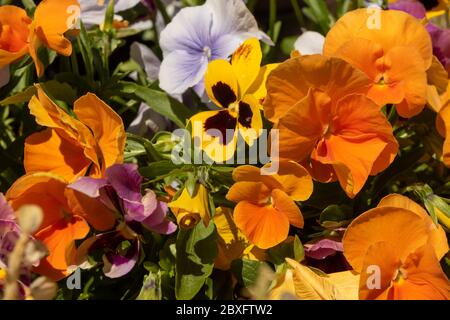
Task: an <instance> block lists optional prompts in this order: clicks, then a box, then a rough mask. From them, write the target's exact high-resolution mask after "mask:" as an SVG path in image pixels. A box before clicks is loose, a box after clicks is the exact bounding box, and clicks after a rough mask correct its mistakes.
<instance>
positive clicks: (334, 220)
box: [319, 204, 353, 228]
mask: <svg viewBox="0 0 450 320" xmlns="http://www.w3.org/2000/svg"><path fill="white" fill-rule="evenodd" d="M352 215H353V210H352V208H350V207H349V206H347V205H345V204H344V205H336V204H332V205H330V206H328V207H326V208H325V209H324V210H323V211H322V212H321V213H320V218H319V223H320V224H321V225H322V226H323V227H325V228H338V227H341V226H343V225H345V224H346V223H348V221H349V219H351V217H352Z"/></svg>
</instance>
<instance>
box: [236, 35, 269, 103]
mask: <svg viewBox="0 0 450 320" xmlns="http://www.w3.org/2000/svg"><path fill="white" fill-rule="evenodd" d="M261 60H262V52H261V46H260V44H259V41H258V39H256V38H250V39H248V40H246V41H245V42H244V43H243V44H241V45H240V46H239V48H237V49H236V51H235V52H234V53H233V55H232V56H231V66H232V68H233V72H234V74H235V75H236V77H237V80H238V84H239V90H240V94H241V96H244V95H245V94H246V93H247V90H248V88H250V86H251V85H252V83H253V82H254V81H255V79H256V77H257V76H258V73H259V69H260V65H261Z"/></svg>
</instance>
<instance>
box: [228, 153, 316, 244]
mask: <svg viewBox="0 0 450 320" xmlns="http://www.w3.org/2000/svg"><path fill="white" fill-rule="evenodd" d="M271 165H273V164H272V163H269V164H267V165H265V166H264V168H266V169H268V168H270V167H271ZM233 180H234V181H236V182H235V184H233V185H232V186H231V188H230V190H229V191H228V193H227V195H226V198H227V199H228V200H230V201H233V202H236V203H237V205H236V207H235V208H234V213H233V219H234V221H235V223H236V226H237V227H238V228H239V229H240V230H241V231H242V233H243V234H244V235H245V236H246V237H247V239H248V240H249V241H250V242H251V243H253V244H254V245H256V246H257V247H259V248H261V249H268V248H271V247H274V246H276V245H277V244H279V243H281V242H283V241H284V240H286V238H287V237H288V233H289V225H293V226H295V227H297V228H302V227H303V224H304V221H303V216H302V213H301V212H300V209H299V207H298V206H297V204H296V203H295V201H304V200H307V199H308V198H309V197H310V195H311V194H312V190H313V184H312V179H311V176H310V175H309V174H308V172H307V171H306V169H305V168H303V167H302V166H301V165H299V164H298V163H295V162H292V161H281V162H279V163H278V171H277V173H276V174H274V175H261V172H260V169H259V168H257V167H254V166H249V165H245V166H240V167H238V168H236V169H235V170H234V171H233Z"/></svg>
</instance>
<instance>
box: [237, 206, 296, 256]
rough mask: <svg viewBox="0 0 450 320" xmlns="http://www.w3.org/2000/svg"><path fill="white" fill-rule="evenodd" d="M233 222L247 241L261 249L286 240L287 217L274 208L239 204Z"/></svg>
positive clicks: (287, 229)
mask: <svg viewBox="0 0 450 320" xmlns="http://www.w3.org/2000/svg"><path fill="white" fill-rule="evenodd" d="M234 221H235V223H236V225H237V226H238V228H239V229H240V230H241V231H242V233H243V234H244V235H245V236H246V237H247V239H248V240H249V241H250V242H251V243H253V244H254V245H256V246H258V247H259V248H261V249H268V248H271V247H274V246H276V245H277V244H279V243H281V242H283V241H284V240H286V238H287V236H288V233H289V219H288V217H287V216H286V215H285V214H283V213H281V212H279V211H278V210H276V209H275V208H271V207H266V206H258V205H255V204H253V203H250V202H248V201H241V202H239V203H238V204H237V205H236V207H235V209H234Z"/></svg>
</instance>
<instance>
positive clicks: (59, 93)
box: [0, 80, 77, 106]
mask: <svg viewBox="0 0 450 320" xmlns="http://www.w3.org/2000/svg"><path fill="white" fill-rule="evenodd" d="M40 85H41V86H42V88H43V89H44V91H45V92H46V93H48V94H49V95H51V97H52V98H54V99H56V100H60V101H64V102H66V103H68V104H73V102H74V101H75V100H76V98H77V96H76V92H75V90H74V89H73V88H72V87H71V86H69V85H68V84H67V83H61V82H58V81H56V80H50V81H47V82H43V83H41V84H40ZM36 92H37V91H36V87H35V86H29V87H28V88H26V89H25V90H24V91H22V92H20V93H18V94H16V95H13V96H11V97H8V98H6V99H3V100H2V101H0V105H2V106H7V105H13V104H21V103H27V102H29V101H30V99H31V98H32V97H33V96H34V95H35V94H36Z"/></svg>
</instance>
